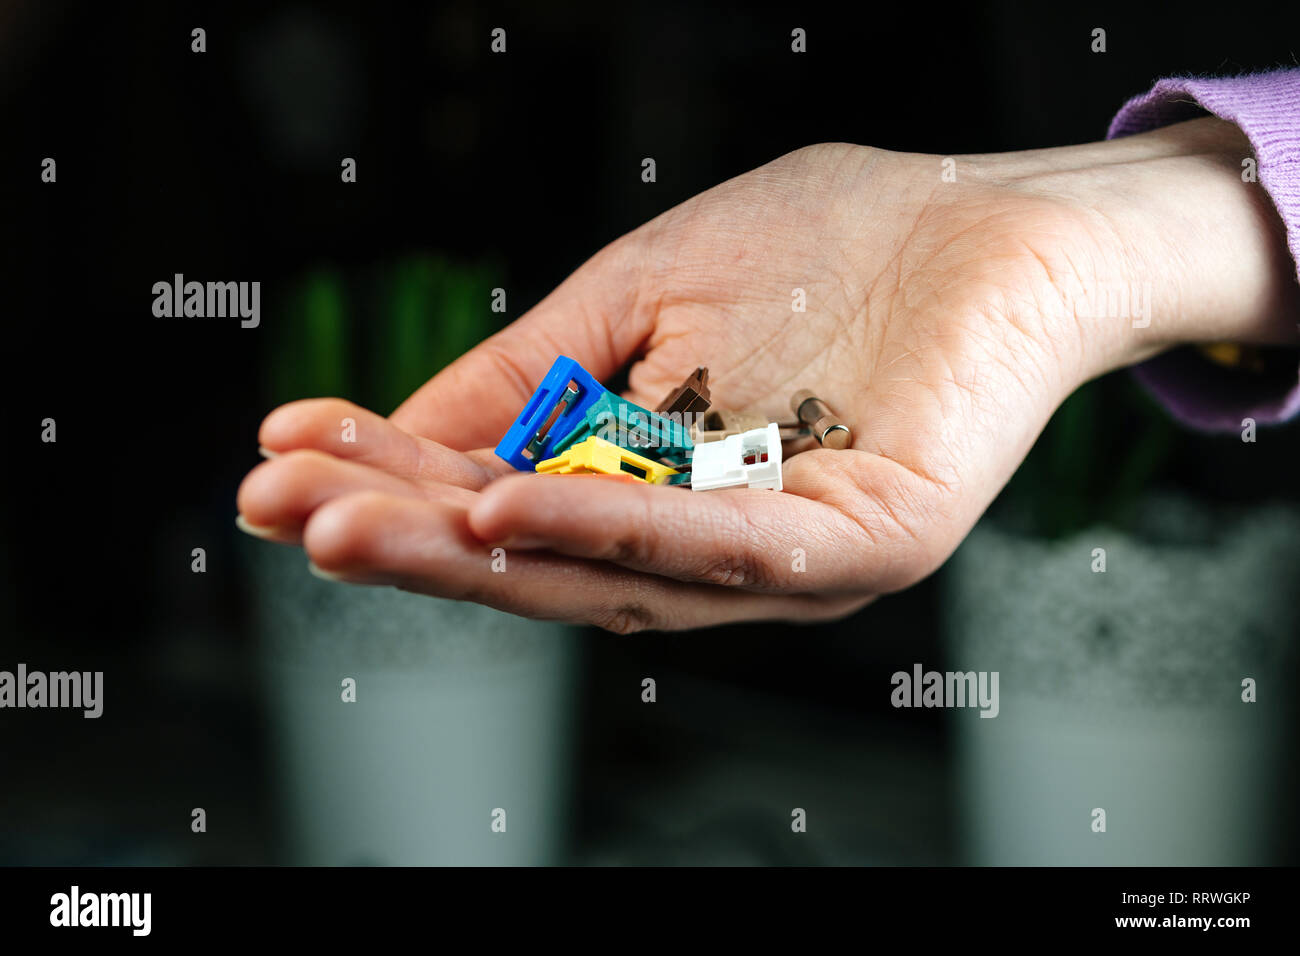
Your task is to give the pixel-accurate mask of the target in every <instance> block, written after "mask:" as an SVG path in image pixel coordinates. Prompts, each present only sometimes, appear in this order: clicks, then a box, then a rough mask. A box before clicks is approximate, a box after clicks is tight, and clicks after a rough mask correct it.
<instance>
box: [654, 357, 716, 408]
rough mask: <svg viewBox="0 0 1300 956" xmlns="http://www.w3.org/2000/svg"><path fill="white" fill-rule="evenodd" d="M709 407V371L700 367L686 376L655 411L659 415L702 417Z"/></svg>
mask: <svg viewBox="0 0 1300 956" xmlns="http://www.w3.org/2000/svg"><path fill="white" fill-rule="evenodd" d="M708 407H709V370H708V369H707V368H704V367H703V366H701V367H700V368H697V369H696V370H695V371H694V372H692V373H691V374H690V375H689V376H687V378H686V381H684V382H682V384H681V385H678V386H677V387H676V388H675V389H673V390H672V391H671V392H669V393H668V397H667V398H665V399H664V400H663V401H662V402H660V403H659V407H658V408H656V409H655V411H656V412H658V413H659V414H660V415H671V414H673V413H675V412H680V413H682V414H683V415H686V414H690V415H702V414H704V412H705V411H707V410H708Z"/></svg>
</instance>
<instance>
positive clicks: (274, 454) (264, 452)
mask: <svg viewBox="0 0 1300 956" xmlns="http://www.w3.org/2000/svg"><path fill="white" fill-rule="evenodd" d="M257 453H258V454H259V455H261V456H262V457H263V458H279V457H280V453H279V452H278V451H271V449H269V448H267V447H265V446H263V445H258V446H257Z"/></svg>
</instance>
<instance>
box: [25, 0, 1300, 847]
mask: <svg viewBox="0 0 1300 956" xmlns="http://www.w3.org/2000/svg"><path fill="white" fill-rule="evenodd" d="M1098 26H1100V27H1103V28H1105V29H1106V30H1107V52H1106V53H1104V54H1094V53H1092V52H1091V51H1090V44H1091V31H1092V30H1093V28H1094V27H1098ZM195 27H202V28H203V29H204V30H205V31H206V42H207V52H206V53H203V54H196V53H193V52H191V42H192V41H191V30H192V29H194V28H195ZM495 27H502V28H504V29H505V30H506V33H507V53H506V54H505V55H493V54H492V53H491V52H490V50H489V43H490V32H491V30H492V29H493V28H495ZM795 27H802V28H804V29H805V30H806V31H807V37H808V40H807V43H808V52H807V53H806V54H803V55H795V54H792V53H791V52H790V35H791V30H792V29H793V28H795ZM1297 27H1300V15H1298V14H1297V12H1296V10H1295V9H1292V10H1290V11H1289V12H1285V13H1278V12H1276V11H1275V12H1273V13H1271V14H1269V17H1268V18H1267V19H1266V18H1263V17H1261V16H1255V15H1253V14H1252V15H1247V14H1246V13H1244V12H1242V11H1241V10H1239V9H1237V8H1233V7H1223V6H1219V7H1216V8H1214V9H1212V10H1210V11H1208V12H1205V13H1198V12H1195V11H1194V10H1193V9H1191V8H1187V7H1180V8H1179V9H1178V10H1177V12H1159V13H1157V12H1155V11H1152V12H1143V11H1141V10H1135V9H1133V7H1132V6H1131V5H1123V6H1115V7H1113V8H1108V7H1106V6H1104V5H1092V4H1090V5H1088V6H1087V7H1086V9H1085V8H1078V7H1077V5H1076V7H1074V8H1070V9H1064V8H1058V9H1044V8H1041V7H1038V6H1030V5H1024V6H1023V7H1022V6H1021V5H1018V4H1011V3H990V4H981V5H965V6H964V7H963V8H960V9H956V10H951V11H945V10H943V9H942V8H939V9H936V8H934V7H932V6H931V5H915V4H913V5H906V4H904V5H893V6H888V5H886V6H880V5H871V6H861V7H858V8H850V9H845V10H835V9H834V8H826V9H818V8H817V7H815V6H807V5H803V4H799V5H793V6H792V5H789V4H768V3H748V4H744V5H738V6H736V7H716V8H705V7H703V6H702V5H700V4H698V3H693V2H684V0H666V2H665V0H661V2H656V3H654V4H646V5H641V6H639V7H630V8H628V9H620V10H617V11H615V10H613V9H611V8H610V6H609V5H608V4H603V3H596V2H572V3H556V4H548V5H534V6H522V5H520V6H516V5H508V4H491V5H475V4H470V3H458V2H444V3H431V4H402V3H397V4H388V3H382V2H371V3H367V4H363V5H360V6H358V5H357V4H353V3H346V4H345V3H316V4H300V3H288V2H278V0H271V2H264V3H256V4H215V3H214V4H174V3H166V2H162V0H156V2H139V3H132V4H123V5H106V4H86V5H75V4H64V3H56V2H39V3H38V2H35V0H16V2H9V3H5V4H3V5H0V103H2V107H3V115H4V117H5V123H4V130H5V148H4V149H3V150H0V152H2V153H3V159H2V160H0V161H2V162H3V163H4V164H5V167H6V169H5V177H4V183H5V186H4V216H3V218H4V220H5V221H6V226H8V227H10V229H9V230H8V232H9V236H8V241H7V242H6V256H5V260H6V265H7V268H6V287H7V290H8V291H9V292H10V295H9V296H8V299H9V303H10V304H9V315H8V321H7V322H6V326H5V334H4V352H5V356H6V358H7V360H8V361H7V362H6V366H7V369H8V374H7V375H6V376H5V377H4V391H5V395H4V400H5V408H6V418H7V420H8V421H9V422H10V438H11V440H10V442H9V443H8V454H7V455H6V462H5V463H6V467H5V469H4V472H5V475H4V482H5V487H6V492H7V494H6V500H7V506H6V507H5V508H4V509H3V511H2V512H0V515H2V517H0V520H2V521H3V523H4V542H5V545H4V548H3V551H2V552H0V614H3V617H2V618H0V669H9V670H12V669H13V668H14V666H15V665H16V664H17V663H18V662H20V661H21V662H25V663H26V664H27V665H28V667H29V668H31V669H34V670H35V669H40V670H46V671H53V670H63V669H77V670H102V671H103V672H104V674H105V678H104V680H105V685H106V688H105V704H104V708H105V709H104V716H103V717H102V718H100V719H99V720H84V719H82V718H81V716H80V714H79V713H74V712H56V711H31V710H24V711H14V710H6V711H3V712H0V782H2V783H3V785H2V786H0V864H170V863H218V864H226V863H235V864H263V863H326V864H341V865H350V864H410V863H511V862H518V863H577V864H584V863H636V864H659V863H687V864H695V863H727V864H730V863H739V864H747V863H755V864H759V863H764V864H814V863H880V864H966V863H975V864H981V863H984V864H987V863H993V864H998V863H1049V864H1061V863H1103V864H1130V863H1148V864H1165V863H1191V864H1256V863H1295V862H1297V857H1298V856H1300V854H1298V853H1297V850H1298V848H1300V839H1298V832H1297V828H1296V826H1295V823H1294V822H1293V814H1292V813H1291V812H1290V809H1291V808H1292V807H1294V806H1295V797H1296V767H1297V759H1296V739H1295V734H1294V726H1295V720H1294V716H1295V715H1294V711H1293V707H1292V701H1293V699H1294V696H1295V695H1294V688H1295V687H1296V686H1297V684H1296V678H1297V677H1298V676H1300V674H1298V673H1297V655H1296V653H1295V645H1296V638H1297V635H1300V622H1298V620H1297V619H1298V618H1300V608H1297V604H1296V595H1297V593H1300V589H1298V588H1297V584H1298V583H1300V581H1298V579H1300V561H1298V560H1297V558H1300V501H1298V500H1297V499H1298V498H1300V483H1298V482H1297V481H1296V477H1295V476H1296V470H1295V466H1296V463H1297V456H1296V454H1295V448H1296V445H1297V441H1300V429H1298V428H1297V426H1294V425H1293V426H1288V427H1283V428H1279V429H1265V430H1261V431H1260V433H1259V437H1258V440H1257V441H1256V442H1255V443H1244V442H1242V441H1241V440H1240V437H1239V436H1238V435H1235V434H1230V435H1227V436H1206V435H1199V434H1193V433H1190V432H1188V431H1185V430H1183V429H1181V428H1179V427H1178V426H1176V425H1175V424H1173V423H1171V422H1170V421H1169V420H1168V419H1167V417H1166V416H1165V414H1164V412H1163V411H1162V410H1161V409H1160V408H1159V407H1157V406H1156V405H1154V404H1153V402H1152V401H1151V400H1150V399H1149V398H1148V397H1147V396H1146V395H1145V394H1144V393H1143V392H1142V391H1141V389H1140V388H1138V387H1137V386H1136V385H1135V384H1134V383H1133V382H1132V381H1131V379H1130V377H1129V376H1128V375H1127V374H1123V373H1121V374H1116V375H1112V376H1109V377H1107V378H1106V379H1103V380H1101V381H1098V382H1094V383H1092V384H1090V385H1088V386H1086V387H1085V388H1084V389H1083V390H1081V391H1080V392H1079V393H1078V394H1076V395H1075V396H1074V397H1073V398H1072V399H1071V400H1070V401H1069V402H1068V403H1067V404H1066V405H1065V406H1064V407H1063V408H1062V409H1061V410H1060V412H1059V413H1058V414H1057V415H1056V417H1055V418H1054V419H1053V422H1052V423H1051V425H1050V426H1049V428H1048V429H1047V431H1046V432H1045V433H1044V435H1043V437H1042V439H1041V440H1040V442H1039V443H1038V446H1037V447H1036V448H1035V450H1034V452H1033V454H1032V455H1031V457H1030V459H1029V460H1028V461H1027V462H1026V464H1025V466H1024V467H1023V468H1022V469H1021V472H1020V473H1019V474H1018V475H1017V477H1016V479H1015V480H1014V481H1013V482H1012V484H1011V486H1010V487H1009V488H1008V489H1007V491H1006V492H1005V493H1004V495H1003V496H1002V497H1001V498H1000V499H999V501H998V502H997V503H996V504H995V506H994V507H993V509H991V511H990V513H989V515H988V516H987V517H986V519H985V520H984V521H983V522H982V523H981V525H980V526H979V527H978V528H977V530H976V532H975V533H974V534H973V535H972V536H971V538H970V539H969V540H968V542H967V543H966V544H965V545H964V546H963V548H962V549H961V550H960V551H959V552H958V554H957V556H956V557H955V558H954V559H953V560H952V561H951V562H950V563H949V564H948V565H947V566H946V567H945V568H944V569H943V570H942V571H941V572H940V573H939V574H938V575H937V576H935V577H934V578H933V579H931V580H929V581H926V582H925V583H923V584H921V585H920V586H918V587H916V588H913V589H912V590H910V591H908V592H906V593H904V594H900V595H896V596H893V597H889V598H887V599H885V600H882V601H880V602H878V603H877V604H876V605H875V606H872V607H870V608H868V609H866V610H865V611H863V612H862V613H860V614H858V615H856V616H855V617H853V618H850V619H848V620H845V621H842V622H840V623H838V624H834V625H830V626H817V627H811V626H808V627H792V626H785V625H769V626H752V625H748V626H744V627H733V628H721V629H716V630H710V631H699V632H693V633H685V634H671V635H663V634H646V635H638V636H635V637H613V636H610V635H607V634H603V633H599V632H595V631H589V630H584V629H580V628H567V627H562V626H557V625H543V624H537V623H533V622H527V621H522V620H519V619H515V618H511V617H509V616H506V615H501V614H497V613H495V612H490V611H485V610H483V609H479V608H474V607H468V606H463V605H458V604H454V603H451V602H441V601H432V600H427V599H422V598H418V597H413V596H410V595H405V594H399V593H396V592H390V591H366V590H362V589H348V588H340V587H337V586H332V585H329V584H326V583H324V582H321V581H318V580H317V579H315V578H312V577H310V576H309V575H308V574H307V571H306V562H305V559H304V558H303V557H302V556H301V554H298V553H296V552H293V551H290V550H288V549H278V548H276V547H275V546H272V545H268V544H263V543H260V542H257V541H253V540H251V539H247V538H245V537H244V536H243V535H241V534H239V533H238V532H237V531H236V530H235V527H234V523H233V522H234V516H235V508H234V497H235V490H236V488H237V486H238V483H239V481H240V479H241V478H242V477H243V475H244V474H245V473H246V472H247V471H248V469H250V468H251V467H252V466H254V465H255V464H256V463H257V461H258V460H259V459H258V457H257V452H256V431H257V426H258V423H259V421H260V420H261V418H262V416H263V415H264V414H265V413H266V412H267V411H268V410H269V409H270V408H272V407H273V406H275V405H276V404H278V403H281V402H284V401H288V400H291V399H295V398H300V397H306V396H313V395H342V396H345V397H348V398H352V399H354V400H356V401H358V402H359V403H361V404H363V405H366V406H368V407H371V408H374V409H376V410H377V411H380V412H383V413H387V412H390V411H391V410H392V409H393V408H394V407H395V406H396V405H397V403H398V402H399V401H400V400H401V398H402V397H404V396H405V395H406V394H408V393H409V392H410V391H411V390H413V389H414V388H415V387H416V386H417V385H418V384H420V383H421V382H423V381H424V380H426V379H427V378H428V377H429V376H430V375H432V374H433V373H434V372H435V371H437V370H438V369H439V368H440V367H442V366H443V365H444V364H446V363H447V362H448V361H450V360H451V359H452V358H453V357H455V356H456V355H457V354H459V353H460V352H462V351H463V350H465V349H466V348H468V347H469V346H470V345H472V344H473V343H474V342H476V341H478V340H479V339H481V338H483V337H485V336H486V335H488V334H490V333H491V332H492V331H494V330H495V329H496V328H499V327H500V325H501V324H503V323H504V322H506V321H509V320H511V319H514V318H516V317H518V316H519V315H520V314H522V312H524V311H525V310H526V309H527V308H528V307H529V306H530V305H532V304H533V303H535V302H536V301H538V300H539V299H540V298H541V297H542V296H543V295H545V294H546V292H547V291H549V290H550V289H551V288H552V287H553V286H554V285H556V284H557V283H558V282H559V281H561V280H562V279H563V278H564V277H565V276H566V275H567V274H568V273H569V272H570V271H572V270H573V269H574V268H576V267H577V266H578V265H579V264H580V263H581V262H582V261H583V260H584V259H585V258H587V257H588V256H589V255H591V254H592V253H594V252H595V251H596V250H597V249H599V248H600V247H601V246H602V245H604V244H605V243H606V242H608V241H610V240H612V239H614V238H615V237H617V236H618V235H620V234H622V233H624V232H626V231H628V230H630V229H632V228H634V227H636V226H638V225H639V224H641V223H642V222H644V221H646V220H647V219H649V218H652V217H653V216H655V215H657V214H658V213H659V212H661V211H663V210H665V209H668V208H670V207H671V206H673V205H675V204H676V203H678V202H681V201H683V200H685V199H687V198H688V197H690V196H692V195H694V194H695V193H697V192H700V191H701V190H704V189H707V188H708V187H710V186H712V185H714V184H716V183H718V182H720V181H722V180H724V179H727V178H729V177H731V176H734V175H737V174H740V173H742V172H745V171H747V170H749V169H752V168H754V167H755V166H758V165H761V164H763V163H765V162H767V161H769V160H771V159H773V158H775V157H776V156H778V155H781V154H782V153H785V152H787V151H789V150H792V149H795V148H798V147H800V146H803V145H806V144H809V143H814V142H819V141H828V140H836V141H851V142H858V143H866V144H870V145H874V146H880V147H885V148H891V149H900V150H908V151H920V152H934V153H941V154H945V155H948V154H955V153H969V152H993V151H1000V150H1010V149H1022V148H1031V147H1040V146H1050V145H1059V144H1064V143H1075V142H1084V141H1089V140H1095V139H1099V138H1101V137H1102V136H1104V134H1105V130H1106V127H1107V124H1108V122H1109V120H1110V118H1111V116H1112V115H1113V114H1114V112H1115V111H1116V110H1118V108H1119V107H1120V106H1121V105H1122V103H1123V102H1124V101H1125V100H1126V99H1127V98H1128V97H1129V96H1131V95H1134V94H1136V93H1139V92H1142V91H1144V90H1146V89H1147V88H1148V87H1149V86H1150V84H1151V82H1152V81H1153V80H1154V79H1155V78H1157V77H1159V76H1162V75H1168V74H1171V73H1176V72H1211V73H1224V72H1235V71H1240V70H1246V69H1257V68H1267V67H1271V66H1276V65H1288V64H1289V65H1294V64H1295V63H1296V62H1297V61H1296V58H1295V42H1296V41H1295V37H1296V36H1298V35H1300V33H1297V29H1296V28H1297ZM46 156H50V157H54V158H56V159H57V163H58V166H57V172H58V181H57V184H56V185H48V184H42V183H41V182H40V179H39V168H40V161H41V159H42V158H44V157H46ZM646 156H653V157H654V158H655V159H656V162H657V166H658V170H657V172H658V181H657V182H656V183H654V184H653V185H649V184H645V183H643V182H642V181H641V178H640V169H641V167H640V162H641V159H642V158H643V157H646ZM344 157H353V158H355V159H356V160H357V168H358V178H357V182H356V183H355V184H350V185H344V184H342V183H340V181H339V173H340V161H341V160H342V158H344ZM176 272H181V273H184V274H186V275H187V276H190V277H193V278H196V279H200V280H253V279H256V280H259V281H261V283H262V321H261V325H260V327H259V328H257V329H255V330H252V329H241V328H240V327H239V323H238V322H237V321H231V320H227V321H168V320H158V319H154V318H153V316H152V313H151V304H152V294H151V291H150V290H151V287H152V285H153V283H154V282H156V281H159V280H170V277H171V276H172V275H173V273H176ZM498 286H499V287H502V288H505V289H506V290H507V293H508V299H507V302H508V310H507V312H506V313H505V314H504V315H501V314H494V313H493V312H492V311H491V309H490V290H491V289H493V288H494V287H498ZM47 417H48V418H54V419H55V420H56V422H57V429H58V430H57V436H58V441H57V442H56V443H54V444H37V443H36V442H37V438H36V435H37V433H38V428H39V423H40V422H41V421H42V420H43V419H45V418H47ZM194 548H203V549H204V551H205V555H206V570H205V571H204V572H203V573H195V572H193V571H192V570H191V565H192V561H193V558H192V551H193V549H194ZM1096 548H1105V549H1106V552H1107V563H1108V567H1107V572H1106V573H1105V574H1094V573H1092V572H1091V571H1090V565H1091V564H1092V561H1093V557H1092V555H1093V552H1094V549H1096ZM916 663H919V664H921V665H922V666H923V667H924V669H927V670H929V669H937V670H958V669H960V670H966V669H974V670H991V671H992V670H996V671H999V673H1000V674H1001V702H1000V711H1001V712H1000V715H999V717H998V718H997V719H996V720H980V719H978V718H977V712H975V711H943V710H924V709H922V710H916V709H894V708H893V707H891V706H890V692H891V690H892V687H891V684H890V677H891V675H892V674H893V673H894V672H896V671H900V670H902V671H908V672H910V671H911V669H912V667H913V665H914V664H916ZM345 677H353V678H354V679H355V680H356V681H357V702H356V703H355V704H346V705H345V704H343V703H341V701H340V682H341V680H342V679H343V678H345ZM1247 677H1249V678H1252V679H1254V680H1256V681H1257V684H1258V701H1257V702H1256V703H1254V704H1243V703H1242V701H1241V682H1242V680H1243V678H1247ZM646 678H652V679H653V680H654V681H655V682H656V685H655V686H656V700H655V702H654V703H646V702H644V701H643V699H642V694H643V680H644V679H646ZM199 807H201V808H203V809H204V810H205V811H206V816H207V832H206V833H205V834H196V833H193V832H192V831H191V811H192V810H193V809H194V808H199ZM1098 807H1100V808H1104V809H1106V811H1107V815H1108V829H1107V832H1106V833H1105V834H1096V833H1093V832H1092V831H1091V823H1092V816H1091V813H1092V810H1093V809H1094V808H1098ZM498 808H500V809H504V810H505V811H506V813H507V814H508V826H507V831H506V833H504V834H498V833H493V832H491V829H490V823H491V814H492V812H493V811H494V810H496V809H498ZM796 808H798V809H802V810H804V811H805V812H806V816H807V832H806V833H800V834H796V833H793V832H792V830H791V820H792V812H793V811H794V810H795V809H796Z"/></svg>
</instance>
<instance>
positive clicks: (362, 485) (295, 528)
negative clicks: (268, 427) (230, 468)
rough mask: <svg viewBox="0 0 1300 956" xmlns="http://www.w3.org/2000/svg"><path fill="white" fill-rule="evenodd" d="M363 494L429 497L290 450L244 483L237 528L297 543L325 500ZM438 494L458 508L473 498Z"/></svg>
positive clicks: (381, 475)
mask: <svg viewBox="0 0 1300 956" xmlns="http://www.w3.org/2000/svg"><path fill="white" fill-rule="evenodd" d="M366 490H375V491H383V492H385V493H387V494H389V495H394V496H401V497H408V498H424V497H427V496H428V494H429V493H430V490H429V489H423V488H420V487H417V486H416V485H414V484H412V483H411V482H409V481H407V480H405V479H404V478H398V477H397V476H396V475H391V474H389V473H388V472H385V471H381V470H379V469H377V468H370V467H367V466H365V465H361V464H358V463H356V462H351V461H343V460H341V459H338V458H334V457H333V456H331V455H327V454H325V453H323V452H319V451H293V452H289V453H288V454H285V455H282V456H280V457H277V458H274V459H272V460H271V461H266V462H263V463H262V464H260V465H258V466H257V467H256V468H254V469H253V470H252V471H251V472H249V473H248V475H247V476H246V477H245V478H244V480H243V482H242V483H241V484H240V486H239V492H238V494H237V496H236V502H237V504H238V507H239V515H240V519H241V520H240V522H239V524H240V527H241V528H243V530H245V531H248V532H249V533H250V534H253V535H256V536H257V537H260V538H266V539H267V540H270V541H279V542H283V543H285V544H298V543H300V542H301V540H302V528H303V525H305V524H306V522H307V519H308V517H310V516H311V513H312V512H313V511H315V510H316V509H317V508H319V507H320V506H321V505H322V504H324V503H325V502H326V501H329V500H330V499H331V498H335V497H338V496H339V495H345V494H351V493H353V492H357V491H366ZM438 493H439V494H441V495H443V496H448V497H451V496H456V495H460V496H463V497H462V498H460V500H461V502H462V504H463V503H465V501H466V499H468V498H471V497H473V494H474V493H473V492H470V491H466V490H464V489H461V488H454V487H452V486H444V488H443V489H439V491H438Z"/></svg>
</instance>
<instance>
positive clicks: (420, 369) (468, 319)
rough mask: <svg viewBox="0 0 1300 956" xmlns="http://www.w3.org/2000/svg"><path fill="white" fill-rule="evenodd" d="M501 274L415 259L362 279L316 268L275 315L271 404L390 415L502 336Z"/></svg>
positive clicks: (435, 258)
mask: <svg viewBox="0 0 1300 956" xmlns="http://www.w3.org/2000/svg"><path fill="white" fill-rule="evenodd" d="M500 285H502V283H501V281H500V274H499V270H498V269H497V268H496V267H494V266H492V265H490V264H486V263H476V264H470V265H463V264H457V263H453V262H452V261H450V260H448V259H447V258H446V257H444V256H441V255H438V254H434V253H412V254H410V255H407V256H403V257H402V258H400V259H398V260H396V261H394V262H391V263H385V264H383V265H380V266H377V267H375V268H372V269H369V270H365V271H363V272H360V273H354V274H347V273H344V272H342V271H340V270H332V269H317V270H313V271H312V272H310V273H308V274H306V275H304V276H302V277H301V278H299V279H297V280H296V281H294V282H291V283H290V284H289V288H288V290H287V292H286V294H285V296H284V297H283V299H282V300H281V303H280V308H279V309H278V310H277V312H276V313H275V314H273V316H272V319H273V321H272V323H271V325H272V335H271V340H272V344H271V353H270V362H269V363H268V366H267V370H268V377H269V380H268V382H267V394H268V400H269V402H270V404H272V405H279V404H283V403H284V402H289V401H293V400H295V399H299V398H315V397H322V396H329V395H335V396H340V397H343V398H347V399H349V400H351V401H354V402H356V403H357V404H359V405H363V406H365V407H366V408H370V409H373V410H374V411H377V412H379V413H381V414H384V415H387V414H389V413H391V412H392V411H393V409H395V408H396V407H397V406H398V405H399V404H401V402H402V401H403V400H404V399H405V398H406V397H407V396H408V395H410V394H411V393H412V392H414V391H415V390H416V389H417V388H419V387H420V386H421V385H423V384H424V383H425V382H426V381H428V380H429V378H431V377H432V376H433V375H434V374H435V373H436V372H438V371H439V370H440V369H442V368H443V367H445V366H446V365H448V364H449V363H451V362H452V361H453V360H454V359H455V358H457V357H458V356H459V355H461V354H462V353H464V352H465V351H467V350H468V349H470V348H472V347H473V346H474V345H476V344H477V343H478V342H480V341H482V340H483V339H484V338H486V337H487V336H488V335H490V334H491V333H492V332H493V331H495V330H496V327H497V321H496V318H497V317H496V316H495V315H494V314H493V313H492V311H491V295H492V289H493V288H496V287H498V286H500Z"/></svg>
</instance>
